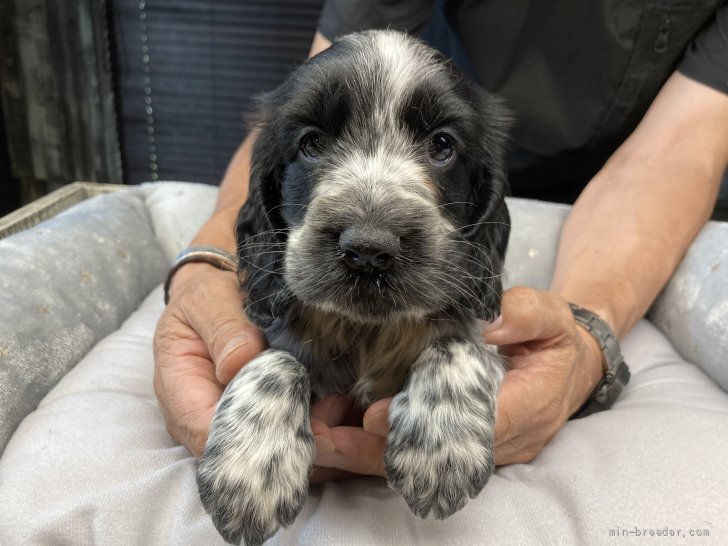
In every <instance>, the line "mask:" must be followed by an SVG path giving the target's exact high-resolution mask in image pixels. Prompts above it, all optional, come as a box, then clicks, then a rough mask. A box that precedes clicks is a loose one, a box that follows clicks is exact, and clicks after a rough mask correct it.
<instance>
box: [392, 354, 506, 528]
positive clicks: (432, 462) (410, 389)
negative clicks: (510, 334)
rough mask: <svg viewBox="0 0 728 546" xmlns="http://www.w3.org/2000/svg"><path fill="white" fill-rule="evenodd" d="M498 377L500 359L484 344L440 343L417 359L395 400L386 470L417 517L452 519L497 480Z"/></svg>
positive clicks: (500, 370)
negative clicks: (486, 486)
mask: <svg viewBox="0 0 728 546" xmlns="http://www.w3.org/2000/svg"><path fill="white" fill-rule="evenodd" d="M501 376H502V364H501V361H500V359H499V358H498V357H497V356H495V355H493V354H492V353H490V352H488V351H487V350H486V349H485V347H483V346H482V345H479V344H473V343H468V342H466V341H459V340H452V341H446V342H439V343H436V344H434V345H433V346H432V347H430V348H428V349H426V350H425V351H424V352H423V353H422V355H420V357H419V358H418V360H417V362H416V363H415V366H414V367H413V370H412V373H411V374H410V378H409V380H408V383H407V385H406V386H405V390H404V391H403V392H401V393H399V394H398V395H397V396H395V397H394V400H392V404H391V406H390V410H389V417H390V425H391V428H390V433H389V437H388V438H387V448H386V450H385V454H384V463H385V471H386V474H387V478H388V480H389V483H390V485H391V487H392V488H394V489H396V490H398V491H400V492H401V493H402V496H403V497H404V498H405V500H406V501H407V504H408V505H409V507H410V508H411V509H412V511H413V512H414V513H415V514H417V515H418V516H420V517H423V518H424V517H427V515H428V514H429V513H430V511H432V512H433V513H434V516H435V517H436V518H437V519H444V518H447V517H449V516H451V515H452V514H454V513H455V512H457V511H458V510H460V509H461V508H462V507H463V506H465V503H466V502H467V499H468V497H470V498H474V497H475V496H477V495H478V493H480V491H481V490H482V489H483V487H484V486H485V484H486V482H487V481H488V479H489V478H490V476H491V475H492V474H493V471H494V470H495V464H494V449H493V432H494V428H495V396H496V392H497V390H498V385H499V383H500V379H501Z"/></svg>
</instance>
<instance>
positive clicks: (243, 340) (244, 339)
mask: <svg viewBox="0 0 728 546" xmlns="http://www.w3.org/2000/svg"><path fill="white" fill-rule="evenodd" d="M248 343H250V338H249V337H248V336H247V335H245V334H241V335H238V336H235V337H234V338H232V339H231V340H230V341H228V342H227V344H226V345H225V347H224V348H223V350H222V353H221V355H220V359H219V360H218V362H215V364H216V365H218V366H219V365H220V364H222V363H223V362H224V361H225V358H227V356H228V355H229V354H230V353H232V352H233V351H235V350H237V349H239V348H240V347H243V346H244V345H247V344H248Z"/></svg>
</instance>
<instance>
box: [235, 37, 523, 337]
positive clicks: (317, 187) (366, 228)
mask: <svg viewBox="0 0 728 546" xmlns="http://www.w3.org/2000/svg"><path fill="white" fill-rule="evenodd" d="M262 100H263V105H262V116H261V117H262V121H261V125H260V128H259V135H258V138H257V141H256V144H255V148H254V151H253V160H252V175H251V183H250V196H249V199H248V201H247V203H246V204H245V205H244V206H243V208H242V210H241V213H240V218H239V223H238V232H237V236H238V244H239V249H238V255H239V261H240V268H241V271H242V272H243V273H244V275H243V278H244V279H245V282H246V283H247V287H246V288H247V291H248V295H247V305H246V311H247V313H248V315H249V316H250V318H251V319H253V320H254V321H255V322H257V323H258V324H259V325H260V326H263V327H264V326H267V325H268V324H270V322H271V321H272V320H273V319H274V318H275V317H276V316H280V315H281V314H282V313H283V312H284V311H285V309H286V307H287V305H288V304H290V303H291V302H292V301H294V300H296V299H297V300H299V301H301V302H303V303H304V304H307V305H311V306H314V307H316V308H318V309H320V310H323V311H326V312H330V313H336V314H339V315H345V316H346V317H348V318H349V319H351V320H353V321H356V322H366V323H381V322H386V321H390V320H393V319H396V318H398V317H426V316H434V315H442V314H450V315H455V314H460V313H461V312H463V311H464V312H467V313H470V314H472V315H474V316H475V317H477V318H479V319H483V320H492V319H493V318H495V317H496V316H497V315H498V314H499V311H500V292H501V283H500V278H499V274H500V271H501V265H502V262H503V255H504V252H505V247H506V243H507V240H508V234H509V218H508V212H507V210H506V207H505V203H504V196H505V194H506V193H507V182H506V175H505V170H504V164H503V153H504V150H503V148H504V141H505V138H506V137H505V131H506V124H507V121H506V120H507V116H506V115H505V112H504V110H503V108H502V106H501V105H500V103H499V102H498V101H497V100H496V99H494V98H493V97H491V96H489V95H487V94H486V93H485V92H484V91H482V90H481V89H479V88H477V87H476V86H474V85H473V84H471V83H470V82H468V81H467V80H466V79H465V78H464V76H463V75H462V74H461V73H460V72H459V71H458V70H457V69H455V68H454V67H453V66H452V64H451V63H449V62H448V61H447V60H446V59H445V58H444V57H442V56H441V55H440V54H439V53H437V52H436V51H434V50H433V49H431V48H429V47H428V46H426V45H424V44H422V43H421V42H419V41H417V40H415V39H413V38H410V37H407V36H406V35H404V34H401V33H397V32H390V31H378V32H365V33H361V34H353V35H349V36H347V37H344V38H342V39H341V40H339V41H337V42H335V43H334V44H333V46H332V47H331V48H330V49H328V50H327V51H325V52H323V53H321V54H320V55H318V56H316V57H314V58H313V59H310V60H309V61H307V62H306V63H304V64H303V65H302V66H301V67H299V68H298V69H297V70H296V71H295V72H294V73H293V74H292V75H291V76H290V77H289V79H288V80H287V81H286V82H285V83H284V84H283V85H282V86H281V87H279V88H278V89H276V90H275V91H273V92H272V93H270V94H268V95H266V96H265V97H264V98H263V99H262Z"/></svg>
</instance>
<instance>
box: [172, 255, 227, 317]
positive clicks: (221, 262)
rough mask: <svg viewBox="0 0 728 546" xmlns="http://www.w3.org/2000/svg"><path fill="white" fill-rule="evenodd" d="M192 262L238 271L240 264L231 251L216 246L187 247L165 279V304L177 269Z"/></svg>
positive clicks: (178, 256) (176, 259)
mask: <svg viewBox="0 0 728 546" xmlns="http://www.w3.org/2000/svg"><path fill="white" fill-rule="evenodd" d="M190 262H198V263H206V264H210V265H213V266H215V267H219V268H220V269H221V270H223V271H233V272H235V271H237V270H238V264H237V260H236V259H235V256H233V255H232V254H230V253H229V252H227V251H225V250H222V249H221V248H217V247H214V246H204V245H201V246H191V247H189V248H185V249H184V250H183V251H182V252H180V253H179V254H178V255H177V258H175V260H174V263H173V264H172V268H171V269H170V270H169V273H167V280H165V281H164V304H165V305H166V304H167V303H168V302H169V287H170V284H171V283H172V277H174V274H175V273H176V272H177V270H178V269H179V268H180V267H182V266H183V265H185V264H187V263H190Z"/></svg>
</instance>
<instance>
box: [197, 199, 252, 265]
mask: <svg viewBox="0 0 728 546" xmlns="http://www.w3.org/2000/svg"><path fill="white" fill-rule="evenodd" d="M239 210H240V208H239V207H232V206H231V207H228V208H225V209H222V210H220V211H219V212H216V213H215V215H214V216H212V217H211V218H210V219H209V220H208V221H207V222H205V224H203V226H202V227H201V228H200V231H198V232H197V235H195V237H194V238H193V239H192V241H191V242H190V246H200V245H207V246H214V247H216V248H219V249H221V250H224V251H226V252H228V253H230V254H234V253H235V248H236V240H235V224H236V222H237V218H238V212H239Z"/></svg>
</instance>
